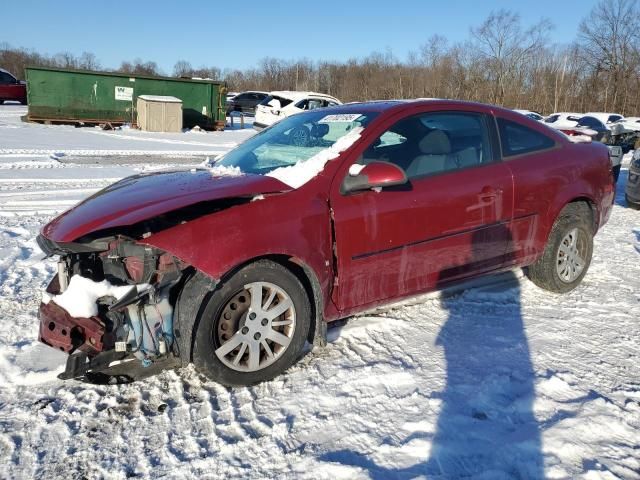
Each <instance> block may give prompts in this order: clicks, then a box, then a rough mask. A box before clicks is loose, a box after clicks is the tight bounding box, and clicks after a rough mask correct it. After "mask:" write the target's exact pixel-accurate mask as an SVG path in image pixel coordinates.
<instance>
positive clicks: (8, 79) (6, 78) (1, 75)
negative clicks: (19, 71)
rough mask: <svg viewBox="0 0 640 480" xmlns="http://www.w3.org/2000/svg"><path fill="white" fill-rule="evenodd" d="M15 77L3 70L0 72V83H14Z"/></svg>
mask: <svg viewBox="0 0 640 480" xmlns="http://www.w3.org/2000/svg"><path fill="white" fill-rule="evenodd" d="M15 81H16V79H15V78H13V77H12V76H11V75H9V74H8V73H5V72H0V83H15Z"/></svg>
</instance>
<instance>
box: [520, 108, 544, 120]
mask: <svg viewBox="0 0 640 480" xmlns="http://www.w3.org/2000/svg"><path fill="white" fill-rule="evenodd" d="M513 111H514V112H518V113H521V114H522V115H524V116H526V117H529V118H531V119H533V120H537V121H538V122H541V121H543V120H544V117H543V116H542V115H540V114H539V113H538V112H534V111H533V110H518V109H514V110H513Z"/></svg>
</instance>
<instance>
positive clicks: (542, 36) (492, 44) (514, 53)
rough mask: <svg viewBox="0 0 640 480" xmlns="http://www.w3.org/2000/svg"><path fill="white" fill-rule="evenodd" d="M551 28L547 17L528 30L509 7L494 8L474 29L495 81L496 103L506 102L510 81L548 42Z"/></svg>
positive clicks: (489, 76)
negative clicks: (496, 9) (506, 92)
mask: <svg viewBox="0 0 640 480" xmlns="http://www.w3.org/2000/svg"><path fill="white" fill-rule="evenodd" d="M550 29H551V24H550V22H549V21H548V20H545V19H543V20H541V21H540V22H539V23H537V24H536V25H534V26H532V27H530V28H528V29H526V30H525V29H523V28H522V25H521V22H520V16H519V15H518V14H516V13H514V12H511V11H509V10H499V11H497V12H492V13H491V14H490V15H489V18H487V19H486V20H485V21H484V22H483V23H482V24H481V25H480V26H479V27H477V28H472V29H471V36H472V38H473V40H474V46H475V47H476V49H477V51H478V53H479V54H480V56H481V57H482V58H483V59H484V60H485V61H486V63H485V65H486V67H487V68H486V73H487V75H488V78H489V79H490V80H491V81H492V82H493V86H494V90H493V99H492V101H493V103H503V102H504V100H505V90H506V88H507V85H506V84H507V82H509V81H513V80H516V76H517V74H518V72H519V71H520V69H521V68H522V67H523V66H524V65H525V63H526V62H527V60H529V59H530V58H531V56H532V55H533V53H535V52H536V50H538V49H540V48H542V47H543V46H544V45H545V44H546V42H547V35H548V33H549V30H550Z"/></svg>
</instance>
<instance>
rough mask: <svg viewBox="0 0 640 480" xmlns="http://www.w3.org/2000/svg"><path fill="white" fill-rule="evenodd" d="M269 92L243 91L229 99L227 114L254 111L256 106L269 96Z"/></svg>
mask: <svg viewBox="0 0 640 480" xmlns="http://www.w3.org/2000/svg"><path fill="white" fill-rule="evenodd" d="M268 96H269V94H268V93H267V92H257V91H250V92H242V93H238V94H236V95H235V96H233V97H231V99H228V100H227V115H229V114H230V113H231V112H242V113H254V112H255V109H256V106H257V105H258V104H259V103H260V102H262V101H263V100H264V99H265V98H267V97H268Z"/></svg>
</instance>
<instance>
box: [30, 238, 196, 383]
mask: <svg viewBox="0 0 640 480" xmlns="http://www.w3.org/2000/svg"><path fill="white" fill-rule="evenodd" d="M38 243H39V244H40V247H41V248H42V250H43V251H44V252H45V253H46V254H47V255H59V256H60V260H59V262H58V273H57V275H56V276H55V277H54V278H53V280H52V281H51V283H50V284H49V286H48V287H47V289H46V292H45V293H44V294H43V301H42V304H41V306H40V312H39V314H40V332H39V340H40V341H41V342H43V343H45V344H47V345H49V346H51V347H54V348H56V349H59V350H61V351H64V352H66V353H68V354H69V355H70V356H69V358H68V360H67V367H66V370H65V372H63V373H62V374H60V375H59V378H61V379H69V378H76V379H80V380H85V381H89V382H94V383H96V382H97V383H123V382H127V381H132V380H134V379H135V378H134V376H135V373H136V369H135V368H132V367H134V365H132V362H137V364H138V367H140V368H138V369H137V370H139V371H140V372H139V373H140V376H147V373H148V374H149V375H150V374H153V373H157V371H156V370H157V369H158V368H160V369H163V368H167V363H171V361H172V359H174V358H175V355H174V353H175V352H174V350H173V344H174V334H173V314H174V306H175V302H176V295H177V294H176V291H177V289H176V288H174V287H176V286H177V285H178V284H179V282H180V281H181V279H182V277H183V273H184V270H185V268H186V267H187V265H186V264H184V263H183V262H181V261H180V260H179V259H177V258H175V257H173V256H172V255H170V254H168V253H165V252H162V251H160V250H158V249H156V248H153V247H150V246H146V245H142V244H139V243H136V242H135V241H134V240H132V239H129V238H127V237H123V236H115V237H110V238H106V239H99V240H94V241H91V242H87V243H67V244H57V243H54V242H51V241H50V240H48V239H46V238H45V237H42V236H40V237H39V238H38ZM124 364H126V367H121V368H120V369H119V368H118V367H119V366H121V365H124ZM152 367H158V368H152ZM144 370H149V371H148V372H144Z"/></svg>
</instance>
